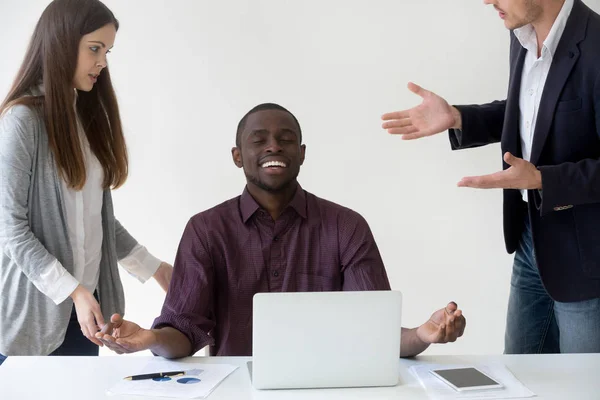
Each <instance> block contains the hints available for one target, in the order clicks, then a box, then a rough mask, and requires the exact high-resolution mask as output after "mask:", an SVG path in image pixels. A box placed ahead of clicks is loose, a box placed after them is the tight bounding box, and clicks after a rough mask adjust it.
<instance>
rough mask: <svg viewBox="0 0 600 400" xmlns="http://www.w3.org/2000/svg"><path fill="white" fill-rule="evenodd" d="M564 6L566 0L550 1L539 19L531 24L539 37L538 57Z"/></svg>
mask: <svg viewBox="0 0 600 400" xmlns="http://www.w3.org/2000/svg"><path fill="white" fill-rule="evenodd" d="M563 4H565V0H553V1H549V2H548V4H546V5H545V7H544V9H543V11H542V13H541V14H540V16H539V18H537V19H536V20H535V21H533V22H532V23H531V26H533V29H534V30H535V35H536V37H537V44H538V57H539V56H540V55H541V51H542V46H543V45H544V41H545V40H546V38H548V35H549V34H550V30H551V29H552V25H554V22H555V21H556V18H557V17H558V14H559V13H560V10H561V9H562V6H563Z"/></svg>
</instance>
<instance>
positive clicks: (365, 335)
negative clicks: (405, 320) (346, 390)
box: [251, 291, 402, 389]
mask: <svg viewBox="0 0 600 400" xmlns="http://www.w3.org/2000/svg"><path fill="white" fill-rule="evenodd" d="M401 309H402V295H401V293H400V292H398V291H361V292H359V291H357V292H294V293H259V294H256V295H255V296H254V301H253V331H252V355H253V357H252V366H251V368H252V383H253V386H254V387H255V388H257V389H286V388H287V389H292V388H325V387H362V386H394V385H396V384H397V383H398V377H399V357H400V332H401Z"/></svg>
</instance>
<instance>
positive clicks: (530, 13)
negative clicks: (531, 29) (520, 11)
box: [511, 0, 543, 29]
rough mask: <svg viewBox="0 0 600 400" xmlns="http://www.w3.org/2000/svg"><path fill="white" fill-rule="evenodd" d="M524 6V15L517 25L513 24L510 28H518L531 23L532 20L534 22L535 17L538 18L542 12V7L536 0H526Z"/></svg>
mask: <svg viewBox="0 0 600 400" xmlns="http://www.w3.org/2000/svg"><path fill="white" fill-rule="evenodd" d="M525 6H526V9H527V12H526V14H525V17H524V18H523V20H522V21H519V22H518V23H517V24H516V25H517V26H514V27H512V28H511V29H518V28H522V27H524V26H525V25H528V24H531V23H532V22H535V21H536V20H537V19H539V18H540V16H541V15H542V13H543V9H542V7H541V6H540V5H539V3H538V2H537V0H527V1H526V2H525Z"/></svg>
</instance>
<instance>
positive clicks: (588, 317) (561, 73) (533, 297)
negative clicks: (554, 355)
mask: <svg viewBox="0 0 600 400" xmlns="http://www.w3.org/2000/svg"><path fill="white" fill-rule="evenodd" d="M484 2H485V3H486V4H491V5H493V6H494V8H495V9H496V10H497V11H498V12H499V14H500V18H502V19H503V20H504V24H505V26H506V27H507V28H508V29H509V30H510V31H511V33H510V38H511V43H510V79H509V87H508V96H507V99H506V100H502V101H495V102H492V103H490V104H484V105H468V106H456V107H452V106H450V105H449V104H448V103H447V102H446V100H444V99H443V98H442V97H440V96H438V95H436V94H435V93H433V92H430V91H428V90H425V89H423V88H421V87H419V86H417V85H415V84H413V83H409V89H410V90H411V91H413V92H414V93H416V94H417V95H419V96H421V97H422V98H423V102H422V103H421V104H420V105H418V106H417V107H414V108H412V109H410V110H405V111H398V112H393V113H389V114H385V115H384V116H383V117H382V118H383V120H384V121H385V122H384V123H383V128H385V129H387V130H388V132H389V133H392V134H399V135H401V136H402V138H403V139H417V138H421V137H425V136H430V135H433V134H436V133H440V132H442V131H445V130H449V135H450V143H451V146H452V149H465V148H471V147H477V146H483V145H486V144H488V143H495V142H501V147H502V153H503V161H504V162H503V170H502V171H500V172H497V173H494V174H491V175H485V176H476V177H467V178H463V179H462V180H461V181H460V182H459V186H462V187H472V188H483V189H491V188H501V189H504V237H505V243H506V249H507V250H508V252H509V253H513V252H516V253H515V259H514V265H513V273H512V278H511V290H510V298H509V304H508V314H507V327H506V335H505V352H506V353H541V352H543V353H551V352H563V353H574V352H600V16H599V15H598V14H596V13H595V12H593V11H592V10H590V9H589V8H588V7H587V6H586V5H585V4H583V3H582V2H581V0H485V1H484ZM473 245H476V244H473Z"/></svg>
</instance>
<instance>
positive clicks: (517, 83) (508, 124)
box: [502, 34, 527, 169]
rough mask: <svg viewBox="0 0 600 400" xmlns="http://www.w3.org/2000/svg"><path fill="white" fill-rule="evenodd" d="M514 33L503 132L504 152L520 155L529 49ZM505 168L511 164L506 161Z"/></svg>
mask: <svg viewBox="0 0 600 400" xmlns="http://www.w3.org/2000/svg"><path fill="white" fill-rule="evenodd" d="M511 35H512V41H511V49H510V52H511V65H510V69H511V70H510V81H509V83H508V97H507V99H506V109H505V111H504V126H503V129H502V130H503V133H502V153H505V152H507V151H510V152H511V153H512V154H514V155H516V156H520V148H521V146H520V134H519V132H520V130H519V93H520V91H521V76H522V71H523V65H524V64H525V55H526V54H527V49H525V48H524V47H523V46H521V43H519V41H518V40H517V38H516V37H515V36H514V35H513V34H511ZM503 165H504V169H506V168H508V167H509V165H508V164H506V163H504V162H503Z"/></svg>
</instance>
